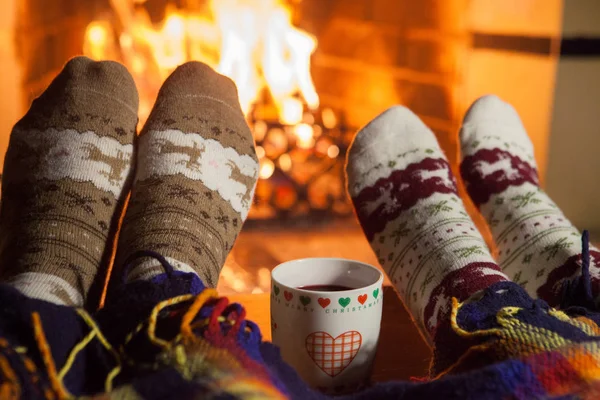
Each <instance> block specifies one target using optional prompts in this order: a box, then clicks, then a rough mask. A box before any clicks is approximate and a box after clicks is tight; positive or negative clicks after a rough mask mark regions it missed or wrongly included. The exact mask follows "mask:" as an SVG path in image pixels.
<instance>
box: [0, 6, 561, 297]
mask: <svg viewBox="0 0 600 400" xmlns="http://www.w3.org/2000/svg"><path fill="white" fill-rule="evenodd" d="M483 3H489V2H485V1H469V0H422V1H412V0H87V1H80V0H52V1H48V0H9V1H8V4H7V10H8V12H9V14H10V15H11V17H10V21H8V22H6V23H5V25H3V26H6V27H8V28H5V30H7V29H10V34H9V35H8V36H7V37H10V40H7V43H11V46H12V47H11V48H13V47H14V49H13V50H14V51H13V52H14V55H13V58H12V59H11V60H12V61H13V64H12V65H13V67H12V68H13V70H12V72H10V71H7V72H6V74H12V75H13V76H15V77H19V79H18V81H17V83H15V86H14V92H15V93H18V95H19V96H20V98H21V101H20V102H15V101H14V100H13V101H12V103H16V104H10V103H11V102H6V101H5V103H6V104H5V103H3V104H2V107H3V109H9V108H10V109H11V110H14V112H13V114H14V115H15V117H18V116H19V114H22V113H23V112H24V111H25V110H26V108H27V107H28V106H29V104H30V102H31V100H32V99H33V98H35V97H36V96H38V95H39V94H40V93H41V92H42V91H43V90H44V88H45V87H46V86H47V85H48V83H49V82H50V81H51V80H52V78H53V77H54V76H55V75H56V74H57V73H58V72H59V70H60V68H61V67H62V66H63V64H64V63H65V62H66V61H67V60H68V59H69V58H71V57H73V56H75V55H79V54H85V55H87V56H89V57H91V58H94V59H112V60H117V61H120V62H122V63H123V64H125V65H126V66H127V67H128V69H129V71H130V72H131V73H132V75H133V76H134V79H135V80H136V84H137V87H138V90H139V92H140V119H141V121H140V122H141V123H143V121H144V120H145V118H146V117H147V116H148V113H149V112H150V109H151V107H152V104H153V101H154V99H155V96H156V93H157V92H158V89H159V87H160V85H161V84H162V82H163V81H164V79H165V78H166V77H167V76H168V74H169V73H170V72H171V71H172V70H173V69H174V68H175V67H176V66H177V65H179V64H181V63H183V62H185V61H189V60H198V61H202V62H205V63H207V64H209V65H211V66H212V67H213V68H215V69H216V70H217V71H219V72H221V73H222V74H224V75H227V76H229V77H230V78H231V79H232V80H233V81H234V82H235V83H236V84H237V86H238V91H239V95H240V102H241V105H242V108H243V110H244V112H245V114H246V117H247V120H248V124H249V126H250V127H251V129H252V131H253V134H254V137H255V140H256V144H257V154H258V156H259V157H260V172H259V175H260V179H259V183H258V186H257V190H256V196H255V201H254V204H253V206H252V208H251V211H250V214H249V219H248V221H247V223H246V226H245V227H244V231H243V232H242V234H241V235H240V237H239V239H238V241H237V243H236V245H235V247H234V249H233V251H232V253H231V255H230V257H229V258H228V260H227V263H226V265H225V267H224V269H223V272H222V275H221V281H220V287H219V288H220V289H221V291H222V292H223V293H224V294H227V293H228V292H266V291H269V287H270V283H269V271H270V269H272V268H273V267H274V266H275V265H277V264H278V263H280V262H284V261H287V260H289V259H292V258H301V257H307V256H331V257H345V258H353V259H357V260H360V261H364V262H367V263H370V264H373V265H377V264H378V263H377V259H376V256H375V255H374V254H373V253H372V251H371V249H370V247H369V245H368V243H367V241H366V240H365V239H364V237H363V235H362V232H361V230H360V227H359V226H358V224H357V222H356V221H355V219H354V216H353V213H352V207H351V204H350V201H349V199H348V198H347V195H346V190H345V177H344V162H345V155H346V151H347V149H348V146H349V144H350V141H351V139H352V137H353V135H354V133H355V132H356V131H357V129H358V128H360V127H361V126H362V125H364V124H365V123H367V122H368V121H369V120H370V119H372V118H373V117H375V116H376V115H377V114H379V113H380V112H382V111H383V110H384V109H386V108H387V107H389V106H392V105H394V104H403V105H406V106H407V107H409V108H411V109H412V110H413V111H414V112H415V113H416V114H417V115H418V116H419V117H420V118H421V119H422V120H423V121H424V122H425V123H426V124H427V125H428V126H430V127H431V128H432V130H433V131H434V133H435V134H436V136H437V138H438V141H439V142H440V144H441V146H442V148H443V149H444V150H445V152H446V154H447V156H448V158H449V160H450V163H451V164H452V166H453V167H454V168H456V167H457V165H458V153H457V147H458V146H457V131H458V126H459V120H460V118H461V117H462V114H463V113H464V111H465V108H466V105H468V103H469V102H470V101H472V100H473V99H474V98H475V97H478V96H479V95H482V94H485V93H487V92H489V91H496V92H500V93H499V94H500V95H503V94H504V97H506V98H507V99H508V100H513V102H514V97H515V96H512V92H509V93H508V95H506V93H502V90H505V88H504V86H502V87H500V89H498V83H499V82H502V80H501V79H499V78H492V76H493V74H497V73H498V72H499V71H500V72H502V74H504V75H506V74H510V73H511V70H510V65H509V67H508V68H504V67H502V62H505V61H506V60H508V59H506V60H502V59H501V60H500V61H501V63H500V64H499V65H500V66H495V64H497V62H498V59H497V58H495V56H491V57H490V59H489V60H487V59H484V58H481V55H482V54H481V53H482V51H490V49H489V48H485V49H476V46H478V44H477V42H474V40H473V38H474V37H478V36H477V34H475V35H474V32H473V30H481V29H482V28H481V26H479V25H478V23H479V22H477V21H482V20H485V21H488V22H489V21H492V22H491V23H492V24H497V25H498V26H500V25H502V24H504V25H506V26H510V25H511V24H513V23H514V18H515V15H516V17H518V18H524V19H526V18H529V19H531V18H533V17H531V15H533V14H531V15H530V17H527V15H529V14H527V12H528V11H527V10H525V9H524V8H523V9H522V8H520V6H518V4H517V3H516V2H508V3H511V4H513V6H514V7H512V8H511V9H510V10H511V13H512V14H511V13H505V14H502V13H499V12H498V10H496V9H495V7H500V6H492V5H489V6H488V7H487V9H485V7H483ZM553 3H554V2H553ZM548 7H550V6H548ZM556 7H558V8H560V7H559V6H556ZM556 7H555V8H556ZM550 8H551V7H550ZM550 14H552V13H550ZM550 14H548V15H550ZM536 15H537V14H536ZM548 15H544V16H543V17H544V18H546V19H550V20H552V18H555V16H554V14H552V15H550V16H548ZM556 15H558V16H559V17H560V12H559V11H557V12H556ZM485 18H488V19H487V20H486V19H485ZM494 18H496V19H494ZM498 21H499V22H498ZM532 23H533V24H534V25H535V21H534V22H532ZM513 25H514V24H513ZM540 26H541V25H540ZM480 36H481V35H480ZM484 36H485V35H484ZM488 36H489V35H488ZM486 37H487V36H486ZM488 47H489V46H488ZM476 50H477V51H476ZM480 50H481V51H480ZM507 51H510V50H507V49H500V50H499V52H507ZM502 54H504V53H502ZM513 61H514V59H510V60H509V61H506V62H508V63H509V64H510V62H513ZM538 61H539V60H538ZM546 61H548V63H547V65H546V64H544V62H546ZM536 62H537V61H536ZM534 64H535V62H534ZM541 64H544V65H543V66H542V67H540V63H537V64H535V67H536V68H537V69H536V71H537V72H536V74H534V75H536V76H535V77H534V78H532V81H531V82H538V80H539V81H540V82H542V81H543V83H540V84H539V85H538V86H536V96H537V97H536V101H537V102H538V103H539V107H538V108H537V109H536V108H535V107H534V108H530V109H531V110H534V112H533V113H534V114H536V118H537V117H539V116H540V113H539V109H542V108H544V104H546V103H548V102H550V101H551V91H552V88H553V84H554V81H553V79H551V78H548V76H550V75H551V73H552V71H553V66H552V65H553V64H552V61H551V60H550V59H548V60H546V59H544V60H542V62H541ZM511 65H512V64H511ZM532 65H533V64H532ZM5 69H6V67H5ZM540 71H541V72H540ZM502 74H501V75H502ZM536 79H537V80H536ZM540 88H542V90H540ZM497 89H498V90H497ZM546 89H547V90H546ZM544 90H546V92H545V91H544ZM516 91H518V90H516ZM505 92H506V91H505ZM515 93H516V92H515ZM511 96H512V97H511ZM519 96H521V95H520V94H519ZM517 98H518V99H521V100H520V101H522V102H526V101H527V102H528V104H529V103H530V102H529V100H528V97H527V96H526V95H525V96H521V97H518V96H517ZM517 103H518V102H517ZM516 105H517V106H518V104H516ZM11 107H12V108H11ZM547 108H548V109H550V107H547ZM536 110H537V111H536ZM520 111H521V110H520ZM526 114H527V113H526ZM542 117H543V116H542ZM547 118H549V117H547ZM524 120H525V123H526V125H529V126H528V129H529V131H530V134H533V136H534V137H533V139H534V143H535V144H536V149H540V150H539V151H540V154H538V156H539V158H540V159H541V160H542V161H543V159H544V157H545V153H544V152H545V148H546V146H545V143H546V137H547V126H546V125H544V124H543V123H541V124H540V127H538V126H537V125H535V124H536V123H537V122H534V123H530V119H529V117H528V115H524ZM542 120H543V118H542ZM12 123H14V121H12ZM538 128H539V129H538ZM5 136H6V138H4V139H6V140H5V142H4V143H6V142H7V137H8V134H5ZM3 152H4V149H3ZM540 164H541V165H542V166H543V165H544V162H541V163H540ZM474 215H475V214H474Z"/></svg>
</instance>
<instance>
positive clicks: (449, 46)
mask: <svg viewBox="0 0 600 400" xmlns="http://www.w3.org/2000/svg"><path fill="white" fill-rule="evenodd" d="M297 9H298V12H297V13H296V23H297V25H299V26H300V27H301V28H303V29H305V30H307V31H308V32H310V33H312V34H314V35H315V36H316V37H317V39H318V40H319V45H318V48H317V51H316V52H315V55H314V57H313V78H314V81H315V86H316V87H317V90H318V93H319V95H320V96H321V100H322V101H321V102H322V104H324V105H327V106H332V107H334V108H337V109H340V110H343V111H344V113H345V116H346V118H347V121H348V124H349V125H350V126H353V127H360V126H362V125H364V124H365V123H366V122H368V121H369V120H370V119H371V118H373V117H375V116H376V115H377V114H379V113H380V112H382V111H383V110H384V109H385V108H387V107H389V106H391V105H393V104H403V105H406V106H408V107H410V108H411V109H412V110H413V111H414V112H416V113H417V114H418V115H419V116H420V117H421V118H422V119H423V120H424V121H425V122H426V123H427V124H428V125H429V126H430V127H431V128H432V129H433V130H434V131H435V133H436V134H437V136H438V139H439V140H440V143H441V144H442V146H443V147H444V149H445V150H446V151H447V153H448V156H449V157H450V158H451V160H452V161H456V151H455V146H456V132H457V120H458V118H459V117H460V116H458V115H457V111H458V106H457V96H458V94H459V93H460V90H461V85H462V81H463V79H462V76H461V73H460V71H461V65H462V63H463V62H464V57H465V54H466V49H467V47H468V44H469V35H468V32H467V28H466V22H465V16H466V15H467V13H466V9H467V2H466V1H465V0H421V1H414V0H301V2H300V3H299V5H298V7H297Z"/></svg>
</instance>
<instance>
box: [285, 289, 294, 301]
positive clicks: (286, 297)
mask: <svg viewBox="0 0 600 400" xmlns="http://www.w3.org/2000/svg"><path fill="white" fill-rule="evenodd" d="M283 296H284V297H285V299H286V300H287V301H290V300H291V299H292V297H294V295H293V294H292V292H288V291H287V290H286V291H285V292H283Z"/></svg>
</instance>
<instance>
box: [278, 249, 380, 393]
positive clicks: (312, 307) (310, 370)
mask: <svg viewBox="0 0 600 400" xmlns="http://www.w3.org/2000/svg"><path fill="white" fill-rule="evenodd" d="M271 278H272V290H271V331H272V337H273V343H274V344H275V345H277V346H279V348H280V349H281V355H282V357H283V359H284V360H285V361H286V362H287V363H289V364H290V365H291V366H292V367H294V368H295V369H296V371H298V373H299V374H300V376H301V377H302V378H303V379H304V380H305V381H306V382H307V383H308V384H310V385H311V386H313V387H315V388H317V389H320V390H322V391H325V392H328V393H345V392H350V391H354V390H357V389H359V388H360V387H361V386H363V385H365V384H366V383H367V382H368V380H369V376H370V374H371V370H372V366H373V360H374V358H375V351H376V348H377V342H378V340H379V330H380V325H381V310H382V305H383V288H382V284H383V274H382V273H381V271H379V270H378V269H377V268H374V267H372V266H370V265H367V264H363V263H361V262H358V261H351V260H344V259H339V258H307V259H301V260H294V261H289V262H286V263H283V264H281V265H279V266H277V267H276V268H275V269H273V271H272V272H271ZM315 285H319V286H324V285H325V286H329V285H333V286H338V287H345V288H349V289H347V290H339V291H324V290H313V289H309V290H307V289H302V287H305V286H315Z"/></svg>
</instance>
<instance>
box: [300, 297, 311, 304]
mask: <svg viewBox="0 0 600 400" xmlns="http://www.w3.org/2000/svg"><path fill="white" fill-rule="evenodd" d="M300 303H302V305H303V306H306V305H309V304H310V297H306V296H300Z"/></svg>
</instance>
